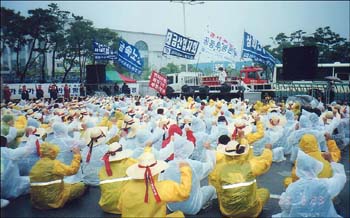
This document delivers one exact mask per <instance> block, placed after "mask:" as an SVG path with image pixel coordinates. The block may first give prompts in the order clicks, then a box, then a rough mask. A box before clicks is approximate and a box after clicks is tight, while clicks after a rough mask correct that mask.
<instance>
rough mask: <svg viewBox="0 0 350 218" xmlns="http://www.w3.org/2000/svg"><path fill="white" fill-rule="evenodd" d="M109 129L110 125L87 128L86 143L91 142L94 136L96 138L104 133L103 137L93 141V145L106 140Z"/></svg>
mask: <svg viewBox="0 0 350 218" xmlns="http://www.w3.org/2000/svg"><path fill="white" fill-rule="evenodd" d="M107 131H108V127H102V126H96V127H93V128H89V129H87V130H86V132H85V134H84V137H83V139H84V141H85V143H86V144H89V143H90V141H91V139H92V138H96V137H99V136H101V135H104V136H103V137H100V138H98V139H97V141H93V144H92V145H93V146H96V145H99V144H101V143H103V142H104V141H105V139H106V134H107Z"/></svg>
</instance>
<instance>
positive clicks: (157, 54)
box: [1, 30, 195, 77]
mask: <svg viewBox="0 0 350 218" xmlns="http://www.w3.org/2000/svg"><path fill="white" fill-rule="evenodd" d="M112 31H115V32H116V33H118V36H119V37H122V38H123V39H124V40H126V41H127V42H128V43H130V44H133V45H134V46H135V47H136V48H137V49H139V51H140V54H141V57H142V58H143V61H144V66H145V67H146V68H148V69H151V70H156V71H159V69H160V68H161V67H165V66H166V65H167V64H168V63H174V64H176V65H181V64H194V63H195V61H194V60H187V59H183V58H178V57H175V56H169V55H163V54H162V51H163V47H164V43H165V34H164V35H163V34H154V33H143V32H132V31H125V30H112ZM29 52H30V49H29V45H26V46H24V47H23V48H22V50H21V52H20V55H19V57H20V58H19V61H20V63H21V66H24V65H25V63H26V62H27V60H28V58H29ZM34 55H35V53H34ZM39 61H40V60H39ZM45 61H46V72H47V74H48V76H49V77H50V76H51V72H52V53H48V54H47V55H46V60H45ZM15 68H16V53H15V52H14V51H12V50H11V49H10V48H8V47H6V48H5V50H4V52H3V54H2V57H1V74H2V75H6V74H11V73H12V72H15V71H16V69H15ZM71 71H72V72H78V71H79V68H78V66H77V67H73V68H72V69H71ZM55 72H64V68H63V64H62V60H59V59H56V60H55ZM38 76H39V75H38Z"/></svg>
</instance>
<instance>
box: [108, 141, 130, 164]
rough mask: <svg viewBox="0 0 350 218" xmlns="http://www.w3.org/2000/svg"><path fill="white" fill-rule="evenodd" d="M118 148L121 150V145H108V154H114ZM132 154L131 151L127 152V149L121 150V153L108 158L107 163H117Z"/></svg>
mask: <svg viewBox="0 0 350 218" xmlns="http://www.w3.org/2000/svg"><path fill="white" fill-rule="evenodd" d="M120 148H122V145H121V144H119V142H114V143H112V144H110V145H108V152H115V151H117V150H118V149H120ZM132 153H133V151H132V150H129V149H125V150H124V149H123V150H121V151H118V152H115V154H114V155H110V156H109V162H113V161H118V160H122V159H125V158H128V157H130V156H131V155H132Z"/></svg>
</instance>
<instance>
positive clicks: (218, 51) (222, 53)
mask: <svg viewBox="0 0 350 218" xmlns="http://www.w3.org/2000/svg"><path fill="white" fill-rule="evenodd" d="M202 45H203V46H202V51H203V52H206V53H209V54H211V55H215V56H217V57H220V58H224V59H227V60H229V61H234V59H235V58H236V57H237V56H238V55H237V49H236V48H235V46H234V44H233V43H231V42H229V41H228V40H227V39H226V38H225V37H223V36H220V35H218V34H216V33H214V32H212V31H209V30H208V31H207V35H206V36H205V37H204V40H203V44H202Z"/></svg>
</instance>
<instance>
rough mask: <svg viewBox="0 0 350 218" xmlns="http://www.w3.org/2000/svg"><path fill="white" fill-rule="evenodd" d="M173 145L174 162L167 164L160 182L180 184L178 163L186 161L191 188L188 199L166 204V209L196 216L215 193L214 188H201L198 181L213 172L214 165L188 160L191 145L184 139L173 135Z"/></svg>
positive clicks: (191, 148) (210, 162)
mask: <svg viewBox="0 0 350 218" xmlns="http://www.w3.org/2000/svg"><path fill="white" fill-rule="evenodd" d="M173 143H174V160H171V161H169V162H168V164H169V168H168V169H166V170H165V171H164V173H162V174H161V175H160V180H173V181H175V182H178V183H180V179H181V174H180V168H179V163H180V162H182V161H186V162H188V163H189V165H190V167H191V169H192V187H191V193H190V197H189V198H188V199H187V200H185V201H182V202H177V203H168V209H170V210H171V211H177V210H181V211H182V212H183V213H185V214H191V215H194V214H197V213H198V212H199V211H200V210H201V209H202V207H203V206H204V205H205V204H206V203H207V202H208V201H210V200H212V199H213V198H214V197H216V191H215V188H214V186H211V185H208V186H202V187H201V185H200V181H201V180H202V179H204V178H205V177H207V176H208V174H209V173H210V172H211V171H212V170H213V168H214V165H213V162H212V161H208V162H205V163H203V162H200V161H196V160H191V159H189V156H190V155H191V154H192V152H193V148H194V146H193V143H192V142H190V141H188V140H187V139H186V138H184V137H182V136H179V135H178V134H175V135H174V137H173Z"/></svg>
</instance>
